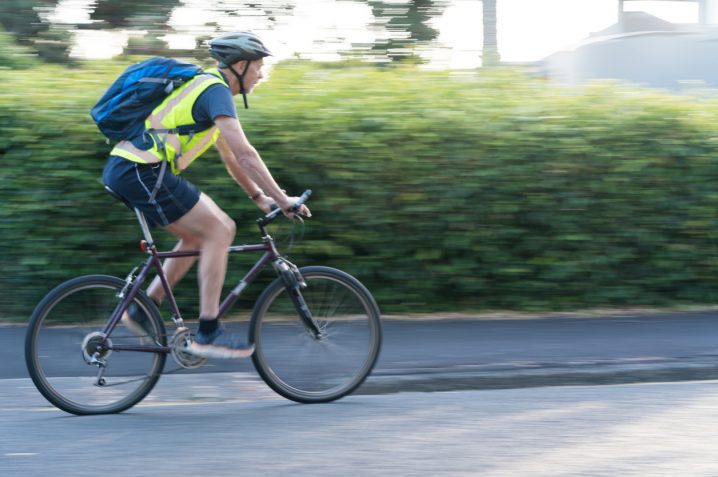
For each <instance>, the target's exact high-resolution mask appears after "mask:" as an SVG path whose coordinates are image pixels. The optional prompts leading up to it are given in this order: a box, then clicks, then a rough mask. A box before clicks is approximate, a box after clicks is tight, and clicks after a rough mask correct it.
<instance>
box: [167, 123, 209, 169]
mask: <svg viewBox="0 0 718 477" xmlns="http://www.w3.org/2000/svg"><path fill="white" fill-rule="evenodd" d="M216 130H217V126H212V127H211V128H209V129H208V130H207V131H206V132H207V135H206V136H204V137H203V138H202V140H201V141H200V142H198V143H197V144H195V145H194V147H193V148H192V149H190V150H189V151H186V152H185V153H184V154H182V155H181V156H180V157H179V164H177V166H178V167H179V170H181V171H183V170H185V169H187V167H188V166H189V165H190V163H191V162H192V161H193V160H194V159H195V158H196V157H197V156H199V155H200V154H201V153H202V152H204V150H205V148H207V147H208V146H211V145H212V143H213V142H214V133H215V131H216Z"/></svg>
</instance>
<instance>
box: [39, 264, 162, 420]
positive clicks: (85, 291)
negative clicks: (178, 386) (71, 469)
mask: <svg viewBox="0 0 718 477" xmlns="http://www.w3.org/2000/svg"><path fill="white" fill-rule="evenodd" d="M123 285H124V281H122V280H120V279H118V278H113V277H105V276H91V277H82V278H79V279H75V280H71V281H69V282H67V283H65V284H63V285H61V286H59V287H58V288H56V289H55V290H53V291H52V292H50V294H48V296H47V297H46V298H45V299H44V300H43V302H41V304H40V305H39V306H38V309H37V310H36V311H35V314H34V315H33V318H32V320H31V324H30V326H29V328H28V335H27V339H26V360H27V362H28V369H29V370H30V374H31V377H32V378H33V381H34V382H35V384H36V386H37V387H38V389H39V390H40V392H41V393H42V394H43V395H44V396H45V397H46V398H47V399H48V400H49V401H50V402H51V403H52V404H54V405H55V406H57V407H59V408H61V409H63V410H65V411H68V412H72V413H75V414H100V413H111V412H120V411H122V410H124V409H126V408H128V407H130V406H132V405H134V404H136V403H137V402H139V401H140V400H141V399H142V398H144V396H146V395H147V393H149V391H150V390H151V389H152V387H153V386H154V384H155V383H156V381H157V379H158V378H159V375H160V373H161V371H162V368H163V366H164V361H165V359H166V356H165V355H164V354H161V353H140V352H129V351H112V350H111V348H112V346H113V345H117V346H122V345H131V346H138V345H140V344H142V338H141V337H139V336H135V335H134V334H133V333H132V332H131V331H129V330H128V329H126V328H125V327H124V325H122V324H121V323H118V325H117V327H116V328H115V329H114V330H113V332H112V334H111V336H109V337H105V335H104V334H103V331H104V327H105V325H106V324H107V322H108V320H109V318H110V316H111V315H112V312H113V310H114V309H115V308H116V307H117V306H118V300H119V298H118V297H117V295H118V292H119V290H120V289H121V288H122V287H123ZM136 303H137V304H138V305H139V306H140V307H142V309H144V310H145V311H146V313H147V314H148V316H150V317H151V318H150V323H151V326H153V327H154V329H155V331H156V333H157V336H160V337H161V338H160V339H161V340H162V342H163V343H164V342H165V340H166V338H165V336H164V326H163V325H162V322H161V320H160V319H159V317H156V316H155V315H154V314H153V313H152V312H151V311H150V305H148V303H147V299H146V298H145V297H138V298H136ZM155 313H156V312H155ZM105 340H107V348H105V349H104V350H102V349H99V350H98V347H100V346H102V343H103V342H104V341H105ZM98 365H102V366H103V368H102V372H101V373H100V374H99V375H98V367H97V366H98ZM101 378H102V379H104V383H105V384H104V385H98V384H102V383H103V381H102V380H101Z"/></svg>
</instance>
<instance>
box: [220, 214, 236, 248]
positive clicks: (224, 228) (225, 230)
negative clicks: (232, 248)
mask: <svg viewBox="0 0 718 477" xmlns="http://www.w3.org/2000/svg"><path fill="white" fill-rule="evenodd" d="M236 234H237V224H236V223H235V222H234V220H232V219H231V218H229V217H228V216H224V217H222V218H221V219H220V221H219V224H218V225H217V227H215V231H214V236H215V238H217V239H220V240H222V241H223V242H226V243H228V244H231V243H232V242H233V241H234V237H235V235H236Z"/></svg>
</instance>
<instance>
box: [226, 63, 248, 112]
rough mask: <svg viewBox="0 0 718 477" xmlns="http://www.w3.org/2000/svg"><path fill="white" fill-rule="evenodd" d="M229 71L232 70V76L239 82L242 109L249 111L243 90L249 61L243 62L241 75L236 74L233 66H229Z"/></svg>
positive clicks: (245, 93) (245, 92)
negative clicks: (242, 101)
mask: <svg viewBox="0 0 718 477" xmlns="http://www.w3.org/2000/svg"><path fill="white" fill-rule="evenodd" d="M229 69H230V70H232V73H234V76H236V77H237V80H239V92H240V93H242V99H243V100H244V109H249V104H247V90H246V89H244V75H246V74H247V70H248V69H249V60H245V64H244V71H242V74H239V73H237V71H236V70H235V69H234V66H233V65H229Z"/></svg>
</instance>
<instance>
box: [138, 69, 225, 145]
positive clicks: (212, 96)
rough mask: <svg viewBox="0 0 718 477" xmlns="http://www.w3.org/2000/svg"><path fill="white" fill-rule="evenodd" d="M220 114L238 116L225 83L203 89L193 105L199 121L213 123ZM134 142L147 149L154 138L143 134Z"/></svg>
mask: <svg viewBox="0 0 718 477" xmlns="http://www.w3.org/2000/svg"><path fill="white" fill-rule="evenodd" d="M220 74H222V72H221V71H220ZM222 76H223V77H224V75H222ZM224 80H225V81H227V78H226V77H225V78H224ZM218 116H229V117H231V118H236V117H237V107H236V106H235V104H234V98H232V92H231V91H230V90H229V88H227V87H226V86H225V85H223V84H213V85H211V86H209V87H208V88H207V89H205V90H204V91H202V93H201V94H200V95H199V97H198V98H197V100H196V101H195V102H194V105H193V106H192V118H194V120H195V122H197V123H202V122H204V123H213V122H214V120H215V119H217V117H218ZM132 144H134V145H135V147H137V148H139V149H142V150H144V151H146V150H147V149H149V148H150V147H152V140H151V139H150V138H149V136H147V135H146V134H141V135H139V136H137V137H136V138H134V139H132Z"/></svg>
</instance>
